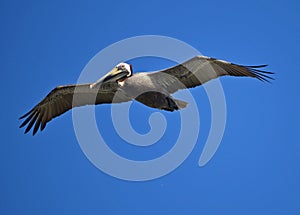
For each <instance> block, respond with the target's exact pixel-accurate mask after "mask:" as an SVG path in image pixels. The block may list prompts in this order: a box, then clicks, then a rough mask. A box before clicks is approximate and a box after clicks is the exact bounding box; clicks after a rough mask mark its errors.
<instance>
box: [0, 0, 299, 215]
mask: <svg viewBox="0 0 300 215" xmlns="http://www.w3.org/2000/svg"><path fill="white" fill-rule="evenodd" d="M299 11H300V6H299V1H165V2H162V1H151V2H144V1H123V2H122V1H119V2H113V1H110V2H109V1H107V2H105V3H104V2H102V1H85V2H84V1H82V2H79V1H1V3H0V22H1V34H0V44H1V49H0V55H1V58H0V59H1V85H0V87H1V98H2V100H1V112H0V114H1V123H0V126H1V144H0V152H1V156H0V169H1V177H0V214H154V213H161V214H167V213H170V214H171V213H172V214H200V213H201V214H299V213H300V204H299V199H300V183H299V181H300V171H299V164H300V141H299V136H298V134H299V133H298V132H299V119H300V118H299V109H300V107H299V106H300V102H299V94H298V93H299V83H298V81H299V78H300V75H299V74H300V72H299V67H300V61H299V44H300V13H299ZM144 34H158V35H165V36H171V37H174V38H177V39H180V40H183V41H185V42H187V43H189V44H190V45H192V46H194V47H195V48H197V49H198V50H199V51H201V53H202V54H204V55H207V56H212V57H216V58H220V59H225V60H228V61H232V62H235V63H240V64H246V65H247V64H250V65H251V64H264V63H267V64H269V67H268V70H270V71H274V72H276V75H275V78H276V80H275V81H274V82H273V83H272V84H265V83H262V82H260V81H257V80H253V79H250V78H222V79H221V82H222V84H223V87H224V91H225V95H226V102H227V109H228V116H227V125H226V130H225V135H224V137H223V140H222V143H221V146H220V148H219V149H218V151H217V153H216V154H215V156H214V157H213V159H212V160H211V161H210V162H209V163H208V164H207V165H206V166H205V167H202V168H199V167H198V165H197V163H198V159H199V155H200V154H201V152H202V149H203V145H204V143H205V140H206V137H207V133H208V131H209V126H210V109H209V103H208V101H207V96H206V94H205V91H204V90H203V88H201V87H199V88H196V89H193V90H192V93H193V95H194V96H195V98H196V99H197V101H198V106H199V110H200V114H201V132H200V135H199V138H198V141H197V144H196V146H195V148H194V150H193V152H192V153H191V155H190V156H189V158H188V159H187V160H186V161H185V162H184V163H183V164H182V165H181V166H180V167H179V168H177V169H176V170H175V171H174V172H172V173H170V174H169V175H167V176H164V177H162V178H159V179H156V180H152V181H147V182H128V181H122V180H119V179H116V178H113V177H111V176H108V175H106V174H105V173H103V172H101V171H99V170H98V169H97V168H95V167H94V166H93V165H92V164H91V163H90V162H89V161H88V159H87V158H86V157H85V155H84V154H83V153H82V151H81V149H80V147H79V145H78V143H77V140H76V136H75V134H74V131H73V126H72V117H71V112H68V113H67V114H64V115H63V116H61V117H59V118H57V119H55V120H54V121H52V122H51V123H49V124H48V125H47V127H46V129H45V131H44V132H42V133H39V134H37V135H36V136H34V137H32V135H31V134H29V135H24V134H23V130H21V129H19V128H18V126H19V124H20V122H19V120H18V117H19V116H20V115H22V114H24V113H25V112H26V111H28V110H29V109H30V108H32V106H34V105H35V104H36V103H37V102H39V101H40V99H42V98H43V97H44V96H45V95H46V94H47V93H48V92H49V91H50V90H51V89H52V88H54V87H55V86H57V85H61V84H69V83H76V80H77V78H78V76H79V74H80V72H81V70H82V69H83V68H84V66H85V65H86V64H87V62H88V61H89V60H90V59H91V58H92V57H93V56H94V55H95V54H96V53H97V52H98V51H100V50H101V49H103V48H105V47H106V46H108V45H110V44H112V43H114V42H117V41H119V40H122V39H125V38H128V37H131V36H137V35H144ZM112 57H113V56H112ZM154 62H155V63H154ZM133 63H134V61H133ZM172 65H174V63H172V62H169V61H163V60H157V59H148V60H147V59H144V60H136V61H135V64H134V65H133V66H134V69H135V71H139V70H144V71H151V70H154V69H162V68H165V67H168V66H172ZM101 74H102V73H101ZM132 111H133V112H134V113H132V114H131V119H132V123H133V126H134V127H135V128H136V130H137V131H139V132H141V133H143V132H144V133H145V132H147V131H148V130H149V125H148V122H147V120H148V116H149V114H151V113H152V112H153V110H151V109H150V108H147V107H144V106H142V105H139V104H137V103H134V104H133V108H132ZM109 113H110V106H109V105H103V106H98V107H97V108H96V115H97V118H98V121H99V122H101V123H107V124H108V126H107V127H106V126H103V127H104V128H103V129H104V133H105V134H109V132H112V133H113V132H114V131H113V128H112V127H111V126H110V124H111V120H110V115H109ZM161 113H164V114H165V115H166V116H167V119H168V120H171V123H169V127H168V130H167V133H166V135H165V136H164V140H168V141H162V142H160V143H157V144H155V145H153V147H152V148H151V147H150V148H149V149H147V150H146V149H139V148H138V147H133V146H129V145H128V144H127V145H126V143H124V141H122V140H120V139H119V137H118V136H117V135H115V134H114V135H107V137H106V138H107V139H106V140H107V142H110V143H111V145H110V147H111V148H112V149H113V150H115V151H117V152H119V153H120V154H122V155H124V156H127V157H129V158H131V159H136V160H147V159H150V158H155V157H158V156H160V155H161V154H163V153H164V152H166V151H168V150H169V149H170V148H171V147H172V143H173V142H174V140H176V135H177V134H178V131H179V128H178V125H180V124H178V123H176V122H177V121H178V120H177V119H178V117H179V115H178V113H174V114H173V115H172V114H169V113H165V112H161ZM172 122H174V123H172ZM174 135H175V137H174Z"/></svg>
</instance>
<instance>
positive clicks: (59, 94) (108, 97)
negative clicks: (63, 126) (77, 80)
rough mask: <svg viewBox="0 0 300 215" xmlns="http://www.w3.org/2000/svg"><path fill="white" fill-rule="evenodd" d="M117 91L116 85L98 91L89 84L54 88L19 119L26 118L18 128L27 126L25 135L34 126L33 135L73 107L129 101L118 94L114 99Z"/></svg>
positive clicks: (102, 87)
mask: <svg viewBox="0 0 300 215" xmlns="http://www.w3.org/2000/svg"><path fill="white" fill-rule="evenodd" d="M109 84H110V85H111V84H113V85H114V86H110V85H109ZM117 89H118V87H117V84H116V83H107V84H103V86H101V87H100V89H97V88H90V84H81V85H65V86H59V87H56V88H54V89H53V90H52V91H51V92H50V93H49V94H48V95H47V96H46V97H45V98H44V99H43V100H42V101H41V102H40V103H38V104H37V105H36V106H35V107H34V108H33V109H31V110H30V111H29V112H27V113H26V114H24V115H23V116H21V117H20V119H24V118H26V119H25V120H24V122H23V123H22V124H21V125H20V128H22V127H24V126H25V125H27V124H28V125H27V128H26V130H25V133H27V132H28V131H29V130H30V129H31V128H32V127H33V125H34V129H33V135H34V134H35V133H36V132H37V131H38V129H39V128H40V129H41V131H42V130H43V129H44V128H45V126H46V124H47V122H49V121H50V120H52V119H53V118H55V117H57V116H59V115H61V114H63V113H65V112H66V111H68V110H70V109H72V108H73V107H78V106H83V105H93V104H104V103H113V102H114V103H117V102H126V101H129V100H130V98H128V97H126V96H121V94H120V93H118V96H119V98H115V93H116V91H117Z"/></svg>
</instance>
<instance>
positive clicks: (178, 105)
mask: <svg viewBox="0 0 300 215" xmlns="http://www.w3.org/2000/svg"><path fill="white" fill-rule="evenodd" d="M174 101H175V103H176V105H177V107H178V109H183V108H185V107H186V106H187V105H188V104H189V103H187V102H185V101H182V100H178V99H174Z"/></svg>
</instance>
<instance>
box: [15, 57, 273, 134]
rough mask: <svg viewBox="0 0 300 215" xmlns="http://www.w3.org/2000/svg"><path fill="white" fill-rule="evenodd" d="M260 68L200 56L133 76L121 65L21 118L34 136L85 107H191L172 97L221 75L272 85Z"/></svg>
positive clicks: (57, 93) (55, 94) (62, 89)
mask: <svg viewBox="0 0 300 215" xmlns="http://www.w3.org/2000/svg"><path fill="white" fill-rule="evenodd" d="M265 66H266V65H259V66H242V65H238V64H233V63H229V62H226V61H223V60H217V59H215V58H209V57H205V56H196V57H194V58H192V59H190V60H188V61H186V62H184V63H182V64H179V65H176V66H174V67H171V68H167V69H164V70H161V71H156V72H140V73H136V74H133V71H132V66H131V65H130V64H127V63H120V64H118V65H117V66H116V67H114V68H113V69H112V70H111V71H110V72H109V73H107V74H106V75H104V76H103V77H102V78H100V79H99V80H98V81H96V82H95V83H89V84H79V85H64V86H58V87H56V88H55V89H53V90H52V91H51V92H50V93H49V94H48V95H47V96H46V97H45V98H44V99H43V100H42V101H41V102H39V103H38V104H37V105H36V106H35V107H34V108H33V109H31V110H30V111H29V112H27V113H26V114H25V115H23V116H21V117H20V119H25V120H24V121H23V123H22V124H21V125H20V127H23V126H25V125H27V127H26V129H25V133H27V132H29V130H30V129H31V128H32V127H33V135H34V134H36V132H37V131H38V129H39V128H40V130H41V131H42V130H43V129H44V128H45V127H46V124H47V123H48V122H49V121H50V120H52V119H53V118H55V117H57V116H59V115H61V114H63V113H65V112H66V111H68V110H70V109H72V108H74V107H78V106H84V105H98V104H104V103H120V102H127V101H131V100H136V101H138V102H141V103H143V104H144V105H146V106H148V107H151V108H157V109H161V110H166V111H175V110H180V109H183V108H185V107H186V106H187V104H188V103H187V102H185V101H181V100H178V99H175V98H173V97H172V94H173V93H175V92H176V91H178V90H181V89H185V88H193V87H196V86H199V85H202V84H204V83H206V82H207V81H209V80H212V79H214V78H218V77H220V76H246V77H252V78H256V79H259V80H261V81H267V82H269V79H273V78H272V77H270V75H271V74H273V73H272V72H266V71H262V70H259V69H258V68H262V67H265Z"/></svg>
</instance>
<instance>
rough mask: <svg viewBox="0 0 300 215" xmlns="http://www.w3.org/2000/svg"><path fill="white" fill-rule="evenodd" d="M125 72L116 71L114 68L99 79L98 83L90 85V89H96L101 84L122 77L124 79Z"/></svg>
mask: <svg viewBox="0 0 300 215" xmlns="http://www.w3.org/2000/svg"><path fill="white" fill-rule="evenodd" d="M126 75H127V74H126V72H124V71H123V70H120V69H118V68H117V67H114V68H113V69H112V70H111V71H110V72H108V73H107V74H106V75H104V76H103V77H101V78H100V79H99V80H98V81H96V82H95V83H93V84H91V85H90V88H96V87H99V86H100V85H101V84H103V83H106V82H114V81H117V80H119V79H121V78H122V77H124V76H125V77H126Z"/></svg>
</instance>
